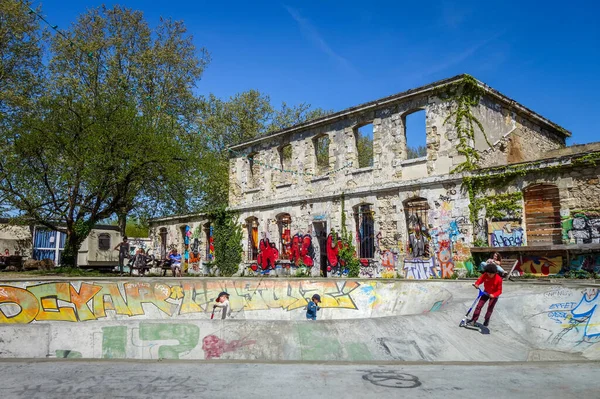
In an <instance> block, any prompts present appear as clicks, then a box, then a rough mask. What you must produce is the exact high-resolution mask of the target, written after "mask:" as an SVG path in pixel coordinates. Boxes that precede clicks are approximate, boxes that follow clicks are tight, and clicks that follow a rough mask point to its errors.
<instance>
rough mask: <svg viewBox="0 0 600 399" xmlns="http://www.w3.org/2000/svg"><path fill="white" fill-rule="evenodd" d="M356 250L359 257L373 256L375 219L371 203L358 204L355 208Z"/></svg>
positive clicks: (370, 257)
mask: <svg viewBox="0 0 600 399" xmlns="http://www.w3.org/2000/svg"><path fill="white" fill-rule="evenodd" d="M355 209H356V211H355V212H354V215H355V216H354V218H355V221H356V236H357V244H358V248H357V252H358V256H359V257H360V258H361V259H373V258H374V257H375V219H374V217H373V215H374V212H373V209H372V205H369V204H365V205H359V206H358V207H356V208H355Z"/></svg>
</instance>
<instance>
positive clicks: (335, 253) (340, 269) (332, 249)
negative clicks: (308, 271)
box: [325, 233, 348, 276]
mask: <svg viewBox="0 0 600 399" xmlns="http://www.w3.org/2000/svg"><path fill="white" fill-rule="evenodd" d="M342 245H343V244H342V240H341V239H340V237H339V236H338V235H337V234H336V235H335V237H334V234H333V233H329V234H328V235H327V240H326V242H325V252H326V254H327V272H328V274H329V275H331V276H345V275H348V269H347V268H346V267H345V266H346V265H345V264H344V261H343V260H342V259H340V255H339V254H340V250H341V249H342Z"/></svg>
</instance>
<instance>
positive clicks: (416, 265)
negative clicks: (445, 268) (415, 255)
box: [404, 259, 440, 280]
mask: <svg viewBox="0 0 600 399" xmlns="http://www.w3.org/2000/svg"><path fill="white" fill-rule="evenodd" d="M404 276H405V277H406V278H408V279H415V280H426V279H429V278H436V277H439V276H440V275H439V272H438V269H437V267H436V265H435V262H434V261H433V259H405V260H404Z"/></svg>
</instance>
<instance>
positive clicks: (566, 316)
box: [547, 288, 600, 339]
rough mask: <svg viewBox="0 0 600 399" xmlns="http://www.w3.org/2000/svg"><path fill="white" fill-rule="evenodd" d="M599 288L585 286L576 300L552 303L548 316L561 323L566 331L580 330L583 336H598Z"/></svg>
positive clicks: (589, 337) (587, 337) (599, 329)
mask: <svg viewBox="0 0 600 399" xmlns="http://www.w3.org/2000/svg"><path fill="white" fill-rule="evenodd" d="M599 305H600V290H599V289H597V288H586V289H584V290H583V291H582V295H581V298H580V299H579V301H578V302H573V301H567V302H559V303H553V304H552V305H550V308H549V310H548V312H547V315H548V318H549V319H551V320H552V321H554V322H555V323H558V324H561V325H562V327H563V328H564V329H565V331H566V332H568V331H571V330H574V331H578V332H579V331H581V330H580V327H583V338H585V339H594V338H595V339H598V338H600V306H599Z"/></svg>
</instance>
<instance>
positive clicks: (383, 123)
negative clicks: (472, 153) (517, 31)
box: [229, 91, 565, 208]
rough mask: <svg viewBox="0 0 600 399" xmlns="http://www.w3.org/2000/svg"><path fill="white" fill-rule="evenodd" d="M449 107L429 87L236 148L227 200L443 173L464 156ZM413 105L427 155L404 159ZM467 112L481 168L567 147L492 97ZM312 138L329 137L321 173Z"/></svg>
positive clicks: (557, 135)
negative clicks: (474, 124) (365, 159)
mask: <svg viewBox="0 0 600 399" xmlns="http://www.w3.org/2000/svg"><path fill="white" fill-rule="evenodd" d="M454 109H455V104H454V103H453V102H452V101H445V100H442V99H440V98H439V97H437V96H436V95H435V94H434V92H432V91H429V92H424V93H419V94H413V95H410V96H407V97H406V98H398V99H397V101H394V102H385V103H382V104H381V105H378V104H377V105H375V106H372V107H369V109H368V110H361V109H357V110H356V111H352V112H348V113H346V114H344V115H343V116H340V117H339V118H336V119H334V120H332V121H331V122H323V123H321V124H316V125H314V126H307V127H306V128H304V129H296V130H292V131H290V132H289V133H287V134H284V133H281V134H279V135H277V136H274V137H272V138H270V139H268V140H267V139H257V140H255V142H251V143H249V144H247V145H245V146H241V147H236V149H235V151H234V152H233V154H235V155H234V156H233V157H232V159H231V162H230V186H231V189H230V195H229V201H230V205H231V206H234V207H242V208H243V206H244V205H250V204H252V205H255V204H257V203H261V204H265V205H267V204H268V203H270V202H273V201H276V200H279V199H284V198H294V197H297V196H307V197H313V196H319V195H323V194H335V193H336V192H337V193H339V192H341V191H344V192H347V191H349V190H353V189H356V188H361V187H368V186H380V185H389V186H391V185H394V183H396V184H400V183H402V182H407V181H416V180H418V179H424V178H427V177H434V176H442V175H445V174H448V173H450V172H451V171H452V170H453V169H454V168H455V167H457V166H458V165H460V164H461V163H462V162H464V161H465V157H464V156H463V155H461V154H459V153H458V150H457V144H458V141H459V138H458V135H457V132H456V130H455V127H454V124H453V121H452V120H451V119H452V118H451V117H450V118H449V116H450V115H451V113H452V112H453V110H454ZM419 110H423V111H424V112H425V119H426V128H425V131H424V132H423V135H425V138H426V146H427V156H426V157H423V158H419V159H407V143H406V134H405V119H406V116H407V115H409V114H411V113H413V112H415V111H419ZM473 114H474V116H475V117H476V118H477V119H478V120H479V121H480V122H481V124H482V126H483V128H484V130H485V132H486V137H487V141H489V143H490V144H491V147H489V146H488V144H487V142H486V137H484V135H483V133H482V132H481V131H480V130H479V129H478V128H476V129H475V140H474V142H473V143H471V144H472V145H474V147H475V149H476V150H478V151H479V152H480V154H481V162H480V163H481V166H482V167H486V166H497V165H503V164H506V163H514V162H522V161H528V160H532V159H537V158H539V157H540V156H541V154H543V153H546V152H548V151H550V150H554V149H558V148H561V147H564V145H565V135H564V133H562V132H559V131H558V130H557V128H556V127H555V126H554V125H550V124H549V123H545V122H544V121H543V120H541V119H539V118H536V117H534V116H533V115H532V114H530V113H527V112H525V111H522V110H517V108H516V106H515V105H514V103H510V104H509V103H504V102H503V101H501V100H500V99H498V98H496V97H493V96H491V95H488V96H483V97H482V99H481V102H480V105H479V106H478V107H475V108H474V109H473ZM368 123H372V124H373V166H370V167H363V168H359V167H358V166H359V165H358V155H357V149H356V131H357V129H358V128H359V127H361V126H363V125H365V124H368ZM318 137H327V138H328V139H329V143H330V145H329V168H328V171H327V172H323V171H320V170H317V167H316V156H315V140H316V139H317V138H318ZM286 145H290V146H291V150H292V158H291V162H290V163H289V164H286V165H282V164H281V154H280V151H281V148H282V147H283V146H286ZM249 158H252V160H250V159H249ZM280 169H285V171H281V170H280Z"/></svg>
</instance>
